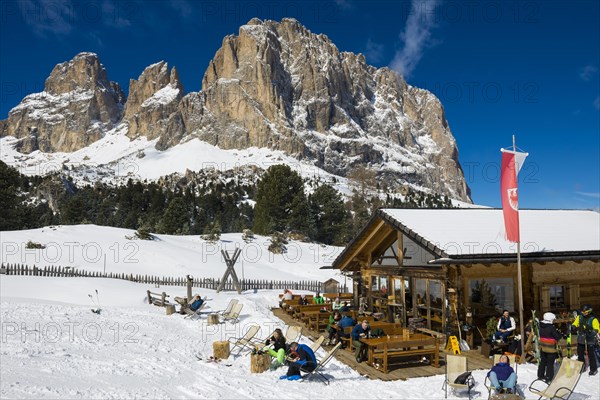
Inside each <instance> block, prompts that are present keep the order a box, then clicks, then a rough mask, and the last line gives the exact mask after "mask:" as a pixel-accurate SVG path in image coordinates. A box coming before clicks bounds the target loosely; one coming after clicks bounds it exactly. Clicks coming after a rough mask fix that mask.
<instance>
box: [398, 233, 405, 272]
mask: <svg viewBox="0 0 600 400" xmlns="http://www.w3.org/2000/svg"><path fill="white" fill-rule="evenodd" d="M398 265H399V266H403V265H404V234H403V233H402V232H400V231H398Z"/></svg>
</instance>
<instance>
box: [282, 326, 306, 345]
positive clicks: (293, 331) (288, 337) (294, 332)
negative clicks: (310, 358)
mask: <svg viewBox="0 0 600 400" xmlns="http://www.w3.org/2000/svg"><path fill="white" fill-rule="evenodd" d="M284 336H285V341H286V342H288V343H292V342H296V343H298V341H299V340H300V337H302V327H301V326H297V325H289V326H288V328H287V330H286V331H285V335H284Z"/></svg>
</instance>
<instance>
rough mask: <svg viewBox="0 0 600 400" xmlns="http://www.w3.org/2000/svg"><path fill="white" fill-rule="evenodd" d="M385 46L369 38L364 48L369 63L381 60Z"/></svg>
mask: <svg viewBox="0 0 600 400" xmlns="http://www.w3.org/2000/svg"><path fill="white" fill-rule="evenodd" d="M384 49H385V46H384V45H383V44H381V43H376V42H374V41H372V40H371V38H369V40H367V46H366V49H365V56H366V57H367V60H369V62H370V63H378V62H380V61H381V60H383V52H384Z"/></svg>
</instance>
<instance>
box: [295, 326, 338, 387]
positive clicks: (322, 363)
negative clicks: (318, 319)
mask: <svg viewBox="0 0 600 400" xmlns="http://www.w3.org/2000/svg"><path fill="white" fill-rule="evenodd" d="M321 337H323V336H321ZM340 347H342V342H339V343H338V344H336V345H335V346H334V347H333V349H331V350H330V351H329V352H327V354H325V356H324V357H323V358H322V359H321V361H319V362H318V363H317V367H316V368H315V369H313V370H312V371H310V372H306V374H305V375H304V376H303V377H302V378H303V379H304V380H308V379H310V378H312V377H313V376H316V377H317V378H319V379H320V380H321V381H322V382H323V383H324V384H326V385H329V379H328V378H327V377H326V376H325V375H323V373H322V372H321V370H322V369H323V368H324V367H325V366H326V365H327V364H328V363H329V361H331V359H332V358H333V356H334V355H335V353H337V351H338V350H339V349H340ZM300 371H302V368H300ZM302 372H304V371H302Z"/></svg>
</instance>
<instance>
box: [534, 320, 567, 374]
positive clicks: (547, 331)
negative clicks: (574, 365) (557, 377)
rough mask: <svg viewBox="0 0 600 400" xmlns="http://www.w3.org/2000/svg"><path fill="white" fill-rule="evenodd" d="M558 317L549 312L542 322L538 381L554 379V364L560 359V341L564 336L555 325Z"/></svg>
mask: <svg viewBox="0 0 600 400" xmlns="http://www.w3.org/2000/svg"><path fill="white" fill-rule="evenodd" d="M555 319H556V315H554V314H552V313H550V312H547V313H545V314H544V319H543V321H542V322H540V365H538V371H537V376H538V379H541V380H544V381H546V382H551V381H552V379H553V378H554V362H555V361H556V359H557V358H558V349H557V345H558V341H559V340H560V339H561V338H562V336H563V335H562V334H561V333H560V332H558V331H557V330H556V327H555V326H554V325H553V323H554V320H555Z"/></svg>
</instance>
